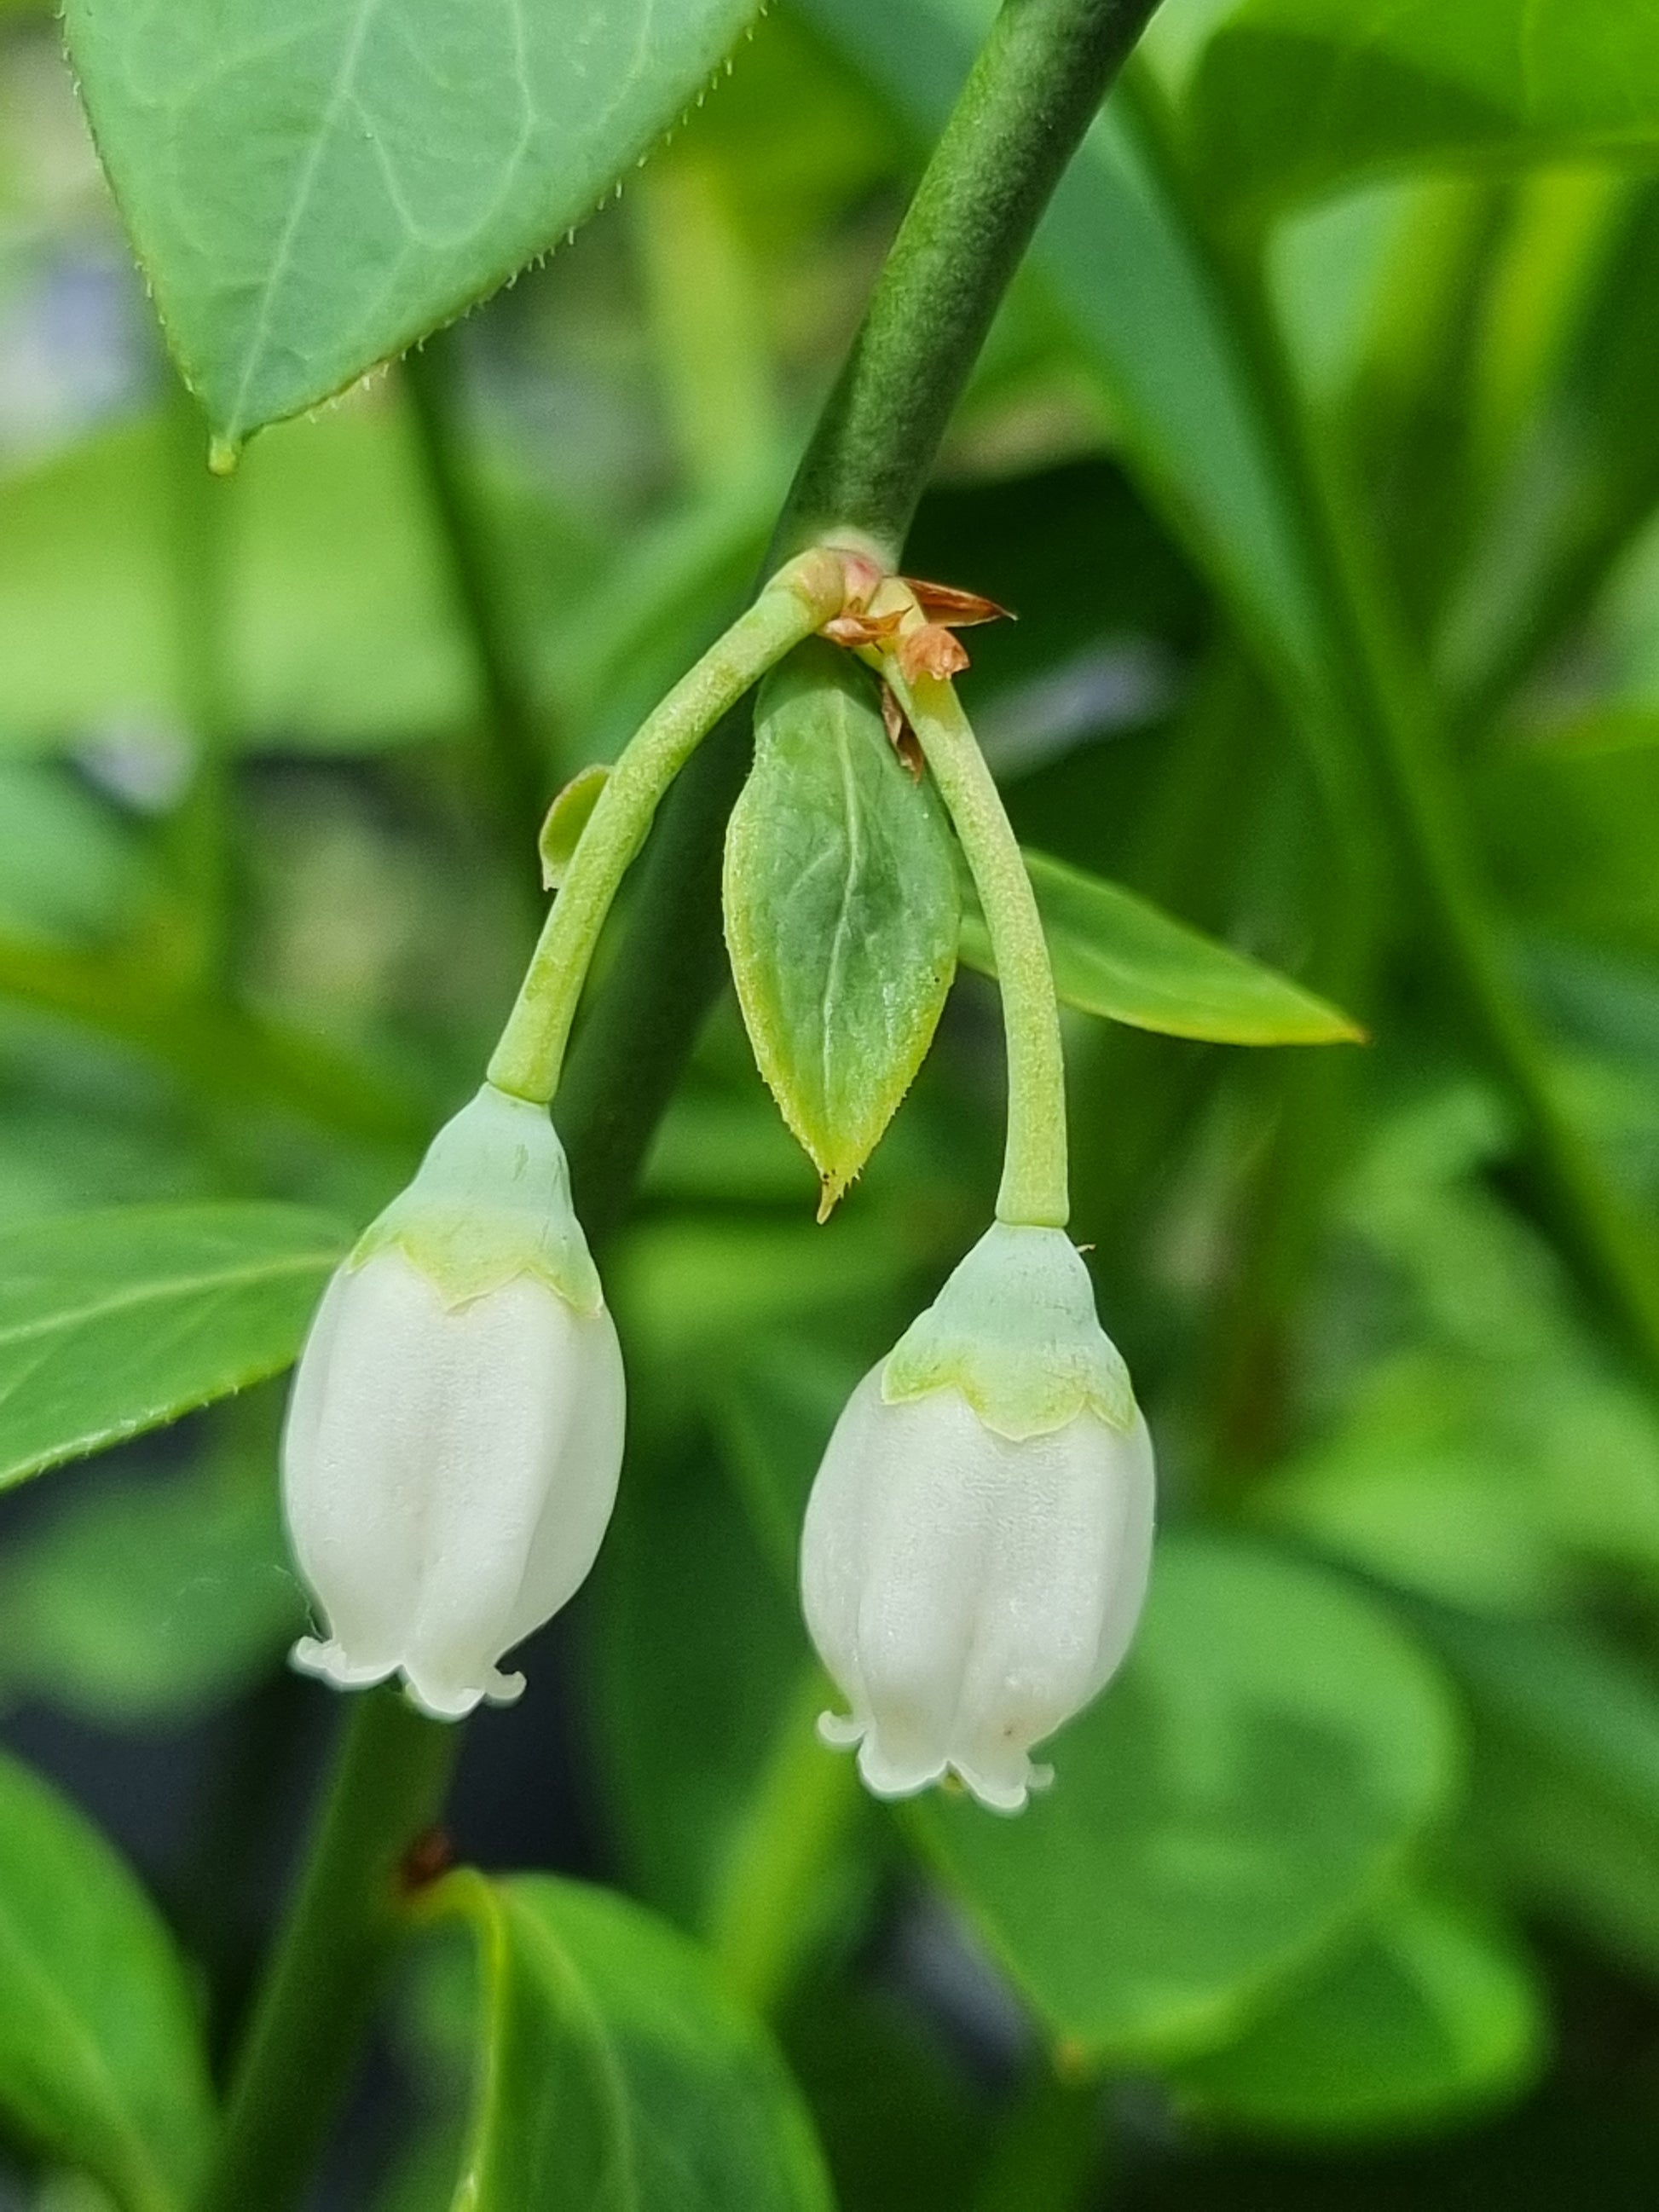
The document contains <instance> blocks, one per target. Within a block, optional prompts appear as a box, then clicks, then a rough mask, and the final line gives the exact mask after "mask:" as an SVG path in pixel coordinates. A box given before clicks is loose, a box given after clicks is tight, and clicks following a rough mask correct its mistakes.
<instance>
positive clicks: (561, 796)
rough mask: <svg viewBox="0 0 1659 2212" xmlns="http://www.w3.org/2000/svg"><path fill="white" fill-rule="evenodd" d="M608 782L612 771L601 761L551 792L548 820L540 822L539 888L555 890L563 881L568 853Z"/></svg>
mask: <svg viewBox="0 0 1659 2212" xmlns="http://www.w3.org/2000/svg"><path fill="white" fill-rule="evenodd" d="M609 781H611V771H610V769H608V768H606V767H605V765H604V763H602V762H599V761H596V762H595V763H593V765H592V767H591V768H584V769H577V771H576V773H575V775H573V776H572V777H571V779H570V781H569V782H568V783H567V784H566V785H565V786H564V787H563V789H562V791H559V792H557V793H555V794H554V799H553V804H552V805H551V806H550V807H549V808H548V810H547V819H546V820H545V821H544V823H542V834H541V836H540V838H539V839H538V845H537V849H538V851H539V853H540V854H541V860H542V889H543V890H544V891H556V890H557V889H558V888H559V885H560V884H562V882H563V881H564V879H565V876H566V874H567V873H568V870H569V867H570V861H571V856H572V855H573V854H574V852H575V849H576V847H577V846H578V844H579V843H580V842H581V834H582V831H583V830H584V829H586V827H587V823H588V817H589V816H590V815H591V814H592V811H593V809H594V808H595V807H596V806H597V805H599V793H601V792H602V791H603V790H604V789H605V785H606V784H607V783H609Z"/></svg>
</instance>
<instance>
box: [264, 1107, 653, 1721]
mask: <svg viewBox="0 0 1659 2212" xmlns="http://www.w3.org/2000/svg"><path fill="white" fill-rule="evenodd" d="M623 1412H624V1392H623V1365H622V1353H621V1351H620V1348H619V1347H618V1345H617V1331H616V1326H615V1324H614V1322H612V1321H611V1316H610V1314H609V1313H608V1312H607V1311H606V1310H605V1300H604V1298H603V1297H602V1295H601V1293H600V1290H599V1275H598V1273H597V1272H596V1270H595V1268H594V1266H593V1262H592V1258H591V1257H590V1255H589V1253H588V1249H587V1243H586V1238H585V1237H583V1235H582V1231H581V1226H580V1223H579V1222H578V1221H577V1219H576V1216H575V1213H574V1209H573V1208H572V1206H571V1202H570V1178H569V1173H568V1169H567V1168H566V1165H565V1158H564V1151H563V1148H562V1146H561V1145H560V1143H559V1139H558V1137H557V1135H556V1133H555V1131H554V1128H553V1124H552V1122H551V1121H550V1120H549V1119H548V1117H547V1115H546V1113H545V1112H544V1110H543V1109H541V1108H540V1107H538V1106H533V1105H531V1104H530V1103H527V1102H526V1101H525V1100H523V1099H517V1098H511V1097H507V1095H506V1094H505V1093H503V1092H501V1091H497V1090H495V1088H494V1086H493V1085H489V1084H486V1085H484V1087H483V1090H481V1091H479V1092H478V1094H477V1097H475V1098H474V1099H472V1100H471V1103H469V1104H467V1105H466V1106H464V1107H463V1108H462V1109H461V1111H460V1112H459V1114H458V1115H456V1116H455V1118H454V1120H453V1121H451V1122H449V1123H448V1124H447V1127H444V1128H443V1129H441V1131H440V1132H439V1133H438V1135H437V1137H436V1139H435V1140H434V1142H433V1145H432V1147H431V1150H430V1151H429V1152H428V1154H427V1156H426V1158H425V1161H424V1162H423V1163H422V1167H421V1169H420V1171H419V1173H418V1174H417V1175H416V1177H415V1180H414V1182H412V1183H411V1184H410V1187H409V1188H408V1189H407V1190H405V1191H404V1193H403V1194H402V1195H401V1196H400V1197H398V1198H397V1199H395V1200H393V1201H392V1205H391V1206H388V1207H387V1209H386V1212H384V1213H383V1214H381V1216H380V1218H379V1220H377V1221H376V1222H375V1223H374V1225H372V1226H371V1227H370V1228H369V1230H368V1231H367V1233H366V1234H365V1235H364V1236H363V1237H362V1240H361V1241H360V1243H358V1245H357V1247H356V1250H355V1251H354V1252H353V1253H352V1255H351V1256H350V1257H349V1259H348V1260H347V1261H345V1263H344V1265H343V1267H340V1269H339V1270H338V1271H337V1273H336V1275H335V1277H334V1279H333V1280H332V1282H331V1284H330V1285H329V1286H328V1289H327V1291H325V1294H324V1297H323V1301H322V1304H321V1306H320V1307H319V1310H318V1313H317V1317H316V1320H315V1321H314V1322H313V1324H312V1328H311V1334H310V1336H309V1338H308V1340H307V1343H306V1347H305V1350H304V1352H302V1353H301V1359H300V1369H299V1373H298V1375H297V1376H296V1378H295V1385H294V1392H293V1395H292V1397H291V1399H290V1401H289V1413H288V1422H287V1426H286V1429H285V1431H284V1434H283V1505H284V1510H285V1512H286V1515H287V1519H288V1527H289V1536H290V1539H291V1541H292V1543H293V1547H294V1553H295V1558H296V1559H297V1560H298V1561H299V1565H300V1568H301V1573H302V1574H303V1576H304V1577H305V1580H306V1583H307V1586H308V1587H309V1589H310V1590H311V1591H312V1593H313V1596H314V1598H315V1600H316V1602H317V1606H318V1608H319V1612H320V1613H321V1614H322V1616H323V1619H324V1620H325V1623H326V1626H327V1630H328V1634H327V1636H326V1638H325V1639H320V1640H319V1639H318V1638H312V1637H306V1638H301V1641H300V1643H299V1644H296V1645H295V1650H294V1659H295V1665H296V1666H298V1667H300V1668H302V1669H303V1670H304V1671H305V1672H307V1673H308V1674H318V1675H320V1676H322V1677H323V1679H324V1680H326V1681H330V1682H332V1683H334V1684H335V1685H336V1686H337V1687H339V1688H342V1689H357V1688H362V1687H363V1686H366V1685H368V1683H371V1682H379V1681H382V1680H385V1679H386V1677H387V1676H388V1675H392V1674H401V1675H402V1677H403V1679H404V1681H405V1683H406V1684H407V1685H408V1687H409V1691H410V1695H411V1696H412V1697H413V1698H414V1699H415V1701H416V1704H417V1705H420V1706H421V1708H422V1710H423V1711H426V1712H428V1713H430V1714H432V1715H433V1716H434V1717H437V1718H440V1719H446V1720H449V1719H455V1718H458V1717H459V1716H461V1715H462V1714H464V1713H468V1712H471V1711H472V1709H473V1707H474V1706H475V1705H477V1704H478V1703H479V1702H480V1700H481V1699H489V1701H490V1702H491V1703H493V1704H498V1705H499V1704H506V1703H508V1702H510V1701H511V1700H512V1699H514V1698H516V1697H517V1696H518V1695H519V1694H520V1692H521V1691H522V1689H523V1687H524V1677H523V1676H522V1675H521V1674H502V1673H501V1669H500V1667H499V1665H498V1663H497V1662H499V1661H500V1659H501V1656H502V1655H503V1654H504V1653H505V1652H507V1651H508V1650H511V1648H512V1647H513V1645H514V1644H518V1643H519V1642H520V1641H521V1640H522V1639H523V1638H525V1637H526V1636H527V1635H529V1634H530V1632H531V1631H532V1629H535V1628H538V1627H539V1626H541V1624H542V1623H543V1622H544V1620H549V1619H550V1618H551V1616H552V1615H553V1614H554V1613H556V1612H557V1611H558V1609H559V1607H561V1606H562V1605H563V1604H564V1603H565V1602H566V1601H567V1600H568V1598H569V1597H570V1596H571V1595H573V1594H574V1591H575V1590H576V1589H577V1588H578V1587H579V1586H580V1583H581V1582H582V1580H583V1579H584V1577H586V1573H587V1571H588V1569H589V1568H590V1567H591V1566H592V1564H593V1559H594V1556H595V1554H596V1553H598V1550H599V1541H600V1539H601V1537H602V1536H603V1535H604V1534H605V1526H606V1523H607V1522H609V1520H610V1517H611V1506H612V1504H613V1503H614V1501H615V1498H616V1494H617V1475H618V1473H619V1471H620V1469H621V1466H622V1454H623Z"/></svg>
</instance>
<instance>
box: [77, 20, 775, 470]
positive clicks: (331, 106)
mask: <svg viewBox="0 0 1659 2212" xmlns="http://www.w3.org/2000/svg"><path fill="white" fill-rule="evenodd" d="M754 13H755V0H675V4H674V5H672V6H671V7H669V8H661V7H658V6H656V5H654V4H653V0H568V4H566V5H563V6H561V7H558V8H546V7H538V8H526V7H524V6H522V5H521V4H520V0H402V4H401V5H400V6H398V7H397V8H395V9H392V8H383V7H380V6H378V5H377V4H376V0H349V4H341V0H294V4H293V5H292V6H290V7H289V8H288V9H285V10H284V12H283V18H282V23H281V33H280V35H279V36H273V34H272V27H271V16H270V9H269V8H268V7H266V6H265V5H264V0H168V4H167V6H166V7H164V8H161V9H136V10H135V9H134V8H133V7H132V5H131V0H70V5H69V7H68V9H67V12H66V29H67V33H68V38H69V45H70V57H71V58H72V60H73V63H74V65H75V69H76V75H77V76H78V77H79V79H80V82H81V90H82V97H83V98H84V100H85V101H86V105H87V111H88V115H89V117H90V118H91V122H92V127H93V131H94V136H95V137H96V139H97V141H98V146H99V150H100V154H101V155H102V156H103V160H104V163H105V166H106V168H107V169H108V171H109V174H110V179H111V182H112V185H114V188H115V194H116V197H117V199H118V201H119V203H120V204H121V209H122V212H123V213H124V215H125V217H126V220H127V225H128V228H129V229H130V230H131V234H132V239H133V243H134V245H135V246H136V248H137V254H138V258H139V261H140V262H141V264H143V270H144V274H145V276H146V278H147V279H148V281H149V285H150V287H151V289H152V290H153V292H154V294H155V301H156V306H157V307H158V308H159V310H160V313H161V319H162V321H163V323H164V324H165V325H166V327H167V336H168V339H169V342H170V343H171V345H172V347H173V351H174V354H175V355H176V356H177V359H178V361H179V366H180V368H182V369H183V370H184V372H185V376H186V377H187V379H188V380H189V381H190V382H191V385H192V386H193V387H194V388H195V389H196V390H197V392H199V394H200V395H201V397H202V398H203V400H204V404H205V405H206V407H207V410H208V414H209V416H210V420H211V422H212V425H213V428H214V432H215V435H216V441H217V442H218V444H219V446H220V447H221V450H222V452H224V453H234V451H235V449H236V448H237V447H239V446H240V444H241V443H242V441H244V440H245V439H246V437H247V436H248V435H249V433H250V432H251V431H253V430H257V429H258V428H260V427H261V425H262V424H264V423H267V422H276V421H277V420H279V419H280V418H281V417H283V416H288V415H295V414H297V413H299V412H300V410H301V409H303V408H306V407H311V406H314V405H315V404H316V403H317V402H318V401H319V399H325V398H328V397H329V395H330V394H331V393H332V392H338V391H340V390H342V389H343V387H344V386H346V385H348V384H349V383H351V382H352V381H353V380H355V379H356V378H357V377H359V376H361V375H362V374H363V373H364V371H365V370H366V369H369V368H374V365H375V364H376V363H377V362H382V361H384V360H386V358H387V357H388V356H391V355H392V354H395V353H398V352H400V351H401V350H402V349H404V347H405V346H407V345H408V344H410V343H411V341H413V340H414V339H416V338H418V337H422V336H423V335H424V334H425V333H426V332H428V331H431V330H433V329H435V327H436V326H437V325H439V324H440V323H443V322H447V321H448V320H449V319H451V318H452V317H453V316H454V315H455V314H457V313H459V312H460V311H461V310H462V309H463V308H465V307H468V306H470V305H471V302H472V301H475V300H477V299H480V298H482V297H483V295H485V294H487V293H489V292H493V291H494V290H495V289H496V287H497V286H498V285H500V284H501V283H504V282H505V281H506V279H507V277H509V276H512V275H513V272H514V271H515V270H518V269H520V268H522V267H523V266H524V264H526V262H528V261H530V260H532V259H533V258H535V256H537V255H538V254H540V253H544V252H546V251H547V250H548V248H549V247H550V246H552V245H553V244H554V243H555V241H556V240H557V239H558V238H559V237H560V236H561V234H562V233H563V232H564V231H566V230H567V229H568V228H570V227H571V226H572V225H574V224H575V223H578V222H581V221H582V220H583V219H584V218H585V217H586V216H587V215H588V214H590V213H591V212H592V209H593V207H594V206H595V205H596V204H597V203H598V202H599V200H600V199H601V198H602V197H604V195H605V193H606V192H607V191H609V190H610V189H611V185H613V184H614V183H615V182H616V181H617V179H619V178H620V177H622V176H623V175H624V174H625V173H626V172H627V171H628V170H629V169H630V168H631V167H633V165H634V163H635V161H637V160H638V159H640V158H641V156H642V155H645V154H647V152H649V150H650V149H651V148H652V147H653V145H654V144H655V143H656V142H657V141H658V139H659V138H660V137H662V135H663V133H664V131H666V130H667V129H668V128H669V126H670V125H672V124H674V123H675V122H677V121H678V118H679V116H680V114H681V112H682V111H683V110H684V108H685V107H686V106H688V104H689V103H690V101H691V100H692V99H693V98H694V97H696V95H697V94H698V92H699V90H700V88H702V86H703V85H704V84H706V83H707V82H708V79H709V77H710V76H711V75H712V74H713V72H714V69H715V68H716V66H717V65H718V64H719V63H720V59H721V58H722V57H723V56H724V55H725V53H726V51H727V49H728V48H729V47H730V46H732V44H733V43H734V41H735V40H737V39H738V35H739V33H741V32H742V31H743V30H744V27H745V26H746V25H747V23H748V22H749V21H750V17H751V16H752V15H754Z"/></svg>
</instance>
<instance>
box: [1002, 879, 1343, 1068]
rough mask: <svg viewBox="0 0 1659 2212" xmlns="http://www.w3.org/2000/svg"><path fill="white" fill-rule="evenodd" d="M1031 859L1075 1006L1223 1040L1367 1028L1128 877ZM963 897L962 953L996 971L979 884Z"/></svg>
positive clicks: (1063, 990) (1054, 953)
mask: <svg viewBox="0 0 1659 2212" xmlns="http://www.w3.org/2000/svg"><path fill="white" fill-rule="evenodd" d="M1025 866H1026V868H1027V870H1028V872H1030V878H1031V888H1032V890H1034V891H1035V892H1036V900H1037V906H1038V908H1039V909H1040V911H1041V913H1042V927H1043V932H1044V934H1045V935H1046V936H1047V938H1048V951H1049V955H1050V957H1051V958H1052V959H1053V961H1054V987H1055V989H1056V990H1057V991H1058V992H1059V993H1060V997H1061V998H1062V999H1063V1000H1065V1001H1066V1005H1067V1006H1077V1007H1079V1009H1080V1010H1081V1011H1082V1012H1084V1013H1085V1014H1101V1015H1103V1016H1104V1017H1105V1018H1107V1019H1109V1020H1110V1021H1115V1022H1127V1023H1129V1024H1131V1025H1132V1026H1133V1028H1135V1029H1141V1030H1162V1031H1163V1032H1164V1035H1165V1036H1185V1037H1206V1038H1208V1039H1209V1040H1210V1041H1211V1042H1212V1043H1216V1044H1338V1043H1349V1044H1352V1043H1355V1042H1359V1041H1360V1040H1362V1039H1363V1038H1364V1030H1361V1029H1359V1028H1358V1026H1357V1025H1356V1024H1354V1023H1353V1022H1351V1021H1350V1020H1349V1019H1348V1017H1347V1016H1346V1014H1343V1013H1340V1012H1338V1011H1337V1009H1336V1008H1335V1007H1334V1006H1328V1005H1327V1003H1326V1002H1325V1000H1323V999H1317V998H1316V997H1315V996H1314V994H1313V993H1312V992H1311V991H1304V989H1303V988H1302V986H1301V985H1300V984H1299V983H1292V982H1291V981H1290V979H1289V977H1288V976H1285V975H1278V974H1276V973H1275V971H1274V970H1273V969H1271V968H1267V967H1264V966H1263V965H1262V963H1261V962H1260V961H1259V960H1252V959H1250V958H1249V957H1248V955H1246V954H1245V953H1243V952H1235V951H1233V950H1232V948H1231V946H1230V945H1218V944H1217V942H1216V941H1215V939H1214V938H1212V937H1206V936H1205V935H1204V934H1203V933H1202V931H1200V930H1196V929H1191V928H1189V927H1188V925H1187V924H1186V923H1185V922H1184V921H1176V920H1175V918H1174V917H1173V916H1172V915H1167V914H1165V913H1164V912H1163V910H1162V909H1161V908H1158V907H1155V906H1153V905H1152V903H1151V902H1150V901H1149V900H1146V899H1143V898H1138V897H1137V896H1135V894H1134V893H1133V891H1127V890H1124V888H1123V886H1122V885H1121V884H1114V883H1109V882H1108V881H1107V880H1106V878H1104V877H1103V876H1091V875H1090V874H1088V873H1087V872H1085V870H1084V869H1082V868H1073V867H1068V866H1066V863H1065V862H1064V861H1063V860H1050V859H1049V857H1048V854H1046V853H1030V852H1028V853H1027V854H1026V855H1025ZM965 906H966V911H965V912H964V914H963V927H962V957H963V961H964V962H965V963H966V964H967V965H968V966H969V968H977V969H979V971H980V973H981V975H995V974H996V963H995V961H994V957H992V952H991V940H990V936H989V933H987V929H986V927H985V922H984V918H983V916H982V915H981V914H980V912H979V908H978V902H977V901H976V900H974V899H973V897H972V894H971V890H970V891H969V893H968V894H966V896H965Z"/></svg>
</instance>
